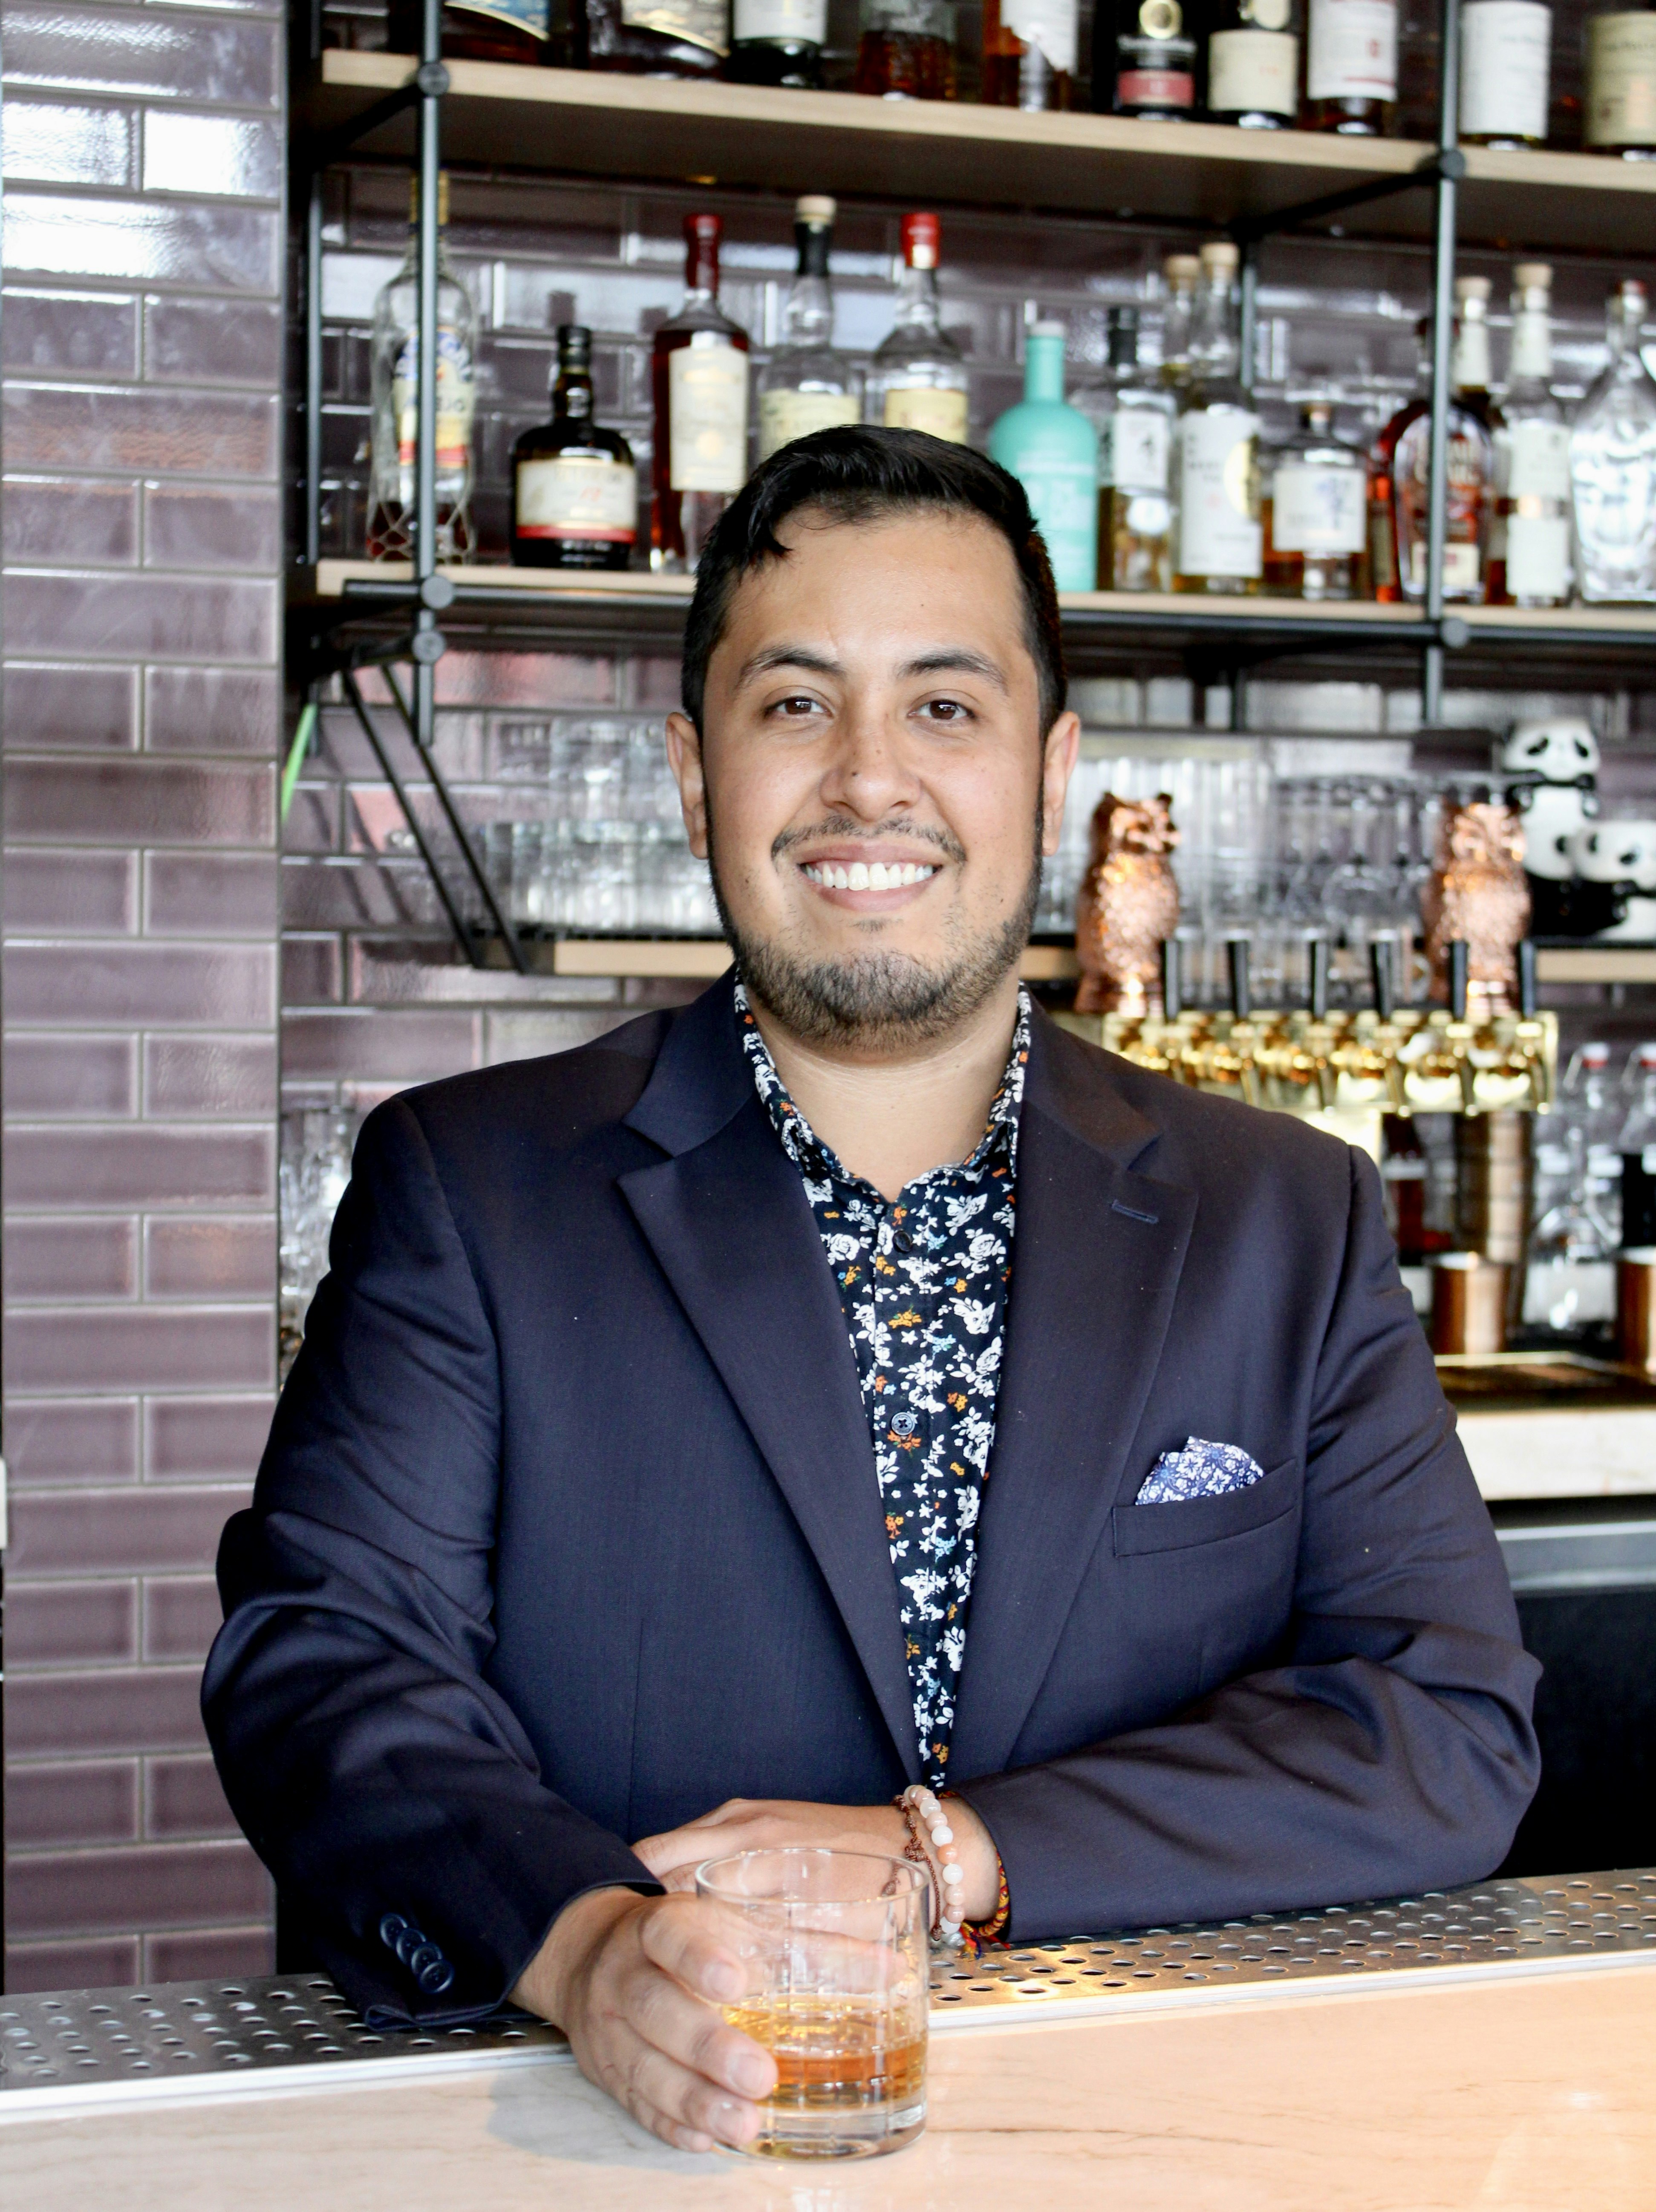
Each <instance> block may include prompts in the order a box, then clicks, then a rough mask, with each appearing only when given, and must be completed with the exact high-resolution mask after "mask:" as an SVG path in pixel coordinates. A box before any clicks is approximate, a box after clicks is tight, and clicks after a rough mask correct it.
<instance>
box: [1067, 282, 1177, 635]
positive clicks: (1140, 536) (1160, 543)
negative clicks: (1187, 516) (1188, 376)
mask: <svg viewBox="0 0 1656 2212" xmlns="http://www.w3.org/2000/svg"><path fill="white" fill-rule="evenodd" d="M1107 331H1108V339H1107V343H1108V350H1109V358H1108V361H1107V365H1106V368H1105V372H1104V375H1103V377H1102V379H1101V381H1100V382H1099V383H1097V384H1095V385H1091V386H1086V387H1084V388H1083V390H1081V391H1079V392H1077V393H1076V395H1075V404H1076V405H1077V407H1078V408H1079V409H1080V410H1081V411H1082V413H1083V415H1085V416H1088V417H1089V419H1090V421H1091V422H1092V424H1093V427H1094V428H1095V429H1096V431H1097V432H1098V588H1099V589H1100V591H1101V592H1166V591H1170V590H1171V589H1172V587H1173V505H1172V501H1170V499H1169V498H1168V464H1169V462H1170V460H1171V459H1172V454H1173V425H1174V413H1175V404H1174V397H1173V394H1172V392H1170V391H1169V390H1168V386H1166V385H1165V384H1164V383H1163V382H1162V379H1161V378H1160V377H1159V376H1158V375H1157V374H1156V372H1155V371H1154V370H1152V369H1143V368H1140V367H1139V366H1138V310H1137V307H1112V308H1111V309H1110V311H1109V314H1108V318H1107Z"/></svg>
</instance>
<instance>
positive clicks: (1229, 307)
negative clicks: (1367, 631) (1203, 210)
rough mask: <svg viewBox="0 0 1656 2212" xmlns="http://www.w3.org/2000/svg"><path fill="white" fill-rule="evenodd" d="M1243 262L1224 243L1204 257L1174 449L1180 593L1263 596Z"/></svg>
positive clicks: (1177, 587) (1176, 575)
mask: <svg viewBox="0 0 1656 2212" xmlns="http://www.w3.org/2000/svg"><path fill="white" fill-rule="evenodd" d="M1239 262H1240V255H1239V254H1238V252H1237V250H1236V248H1235V247H1234V246H1232V245H1230V244H1229V243H1228V241H1227V240H1219V241H1217V242H1216V243H1215V244H1213V245H1210V246H1204V247H1203V248H1202V272H1203V279H1204V283H1203V289H1202V293H1201V295H1200V297H1199V299H1198V303H1197V312H1196V324H1195V330H1194V332H1193V335H1192V341H1191V375H1190V381H1189V382H1188V383H1187V384H1186V386H1185V387H1184V389H1183V391H1182V392H1181V393H1180V411H1179V421H1178V424H1177V426H1176V428H1175V432H1174V465H1173V476H1174V497H1175V501H1176V510H1177V521H1176V524H1175V538H1174V543H1175V545H1176V547H1177V551H1176V554H1175V556H1174V578H1173V588H1174V591H1175V592H1218V593H1224V594H1229V593H1235V592H1256V591H1258V589H1259V578H1260V573H1261V568H1262V566H1263V558H1264V543H1263V538H1262V534H1261V531H1260V526H1259V416H1258V415H1256V414H1255V413H1254V411H1253V399H1252V397H1251V395H1250V394H1249V393H1248V392H1247V391H1246V390H1245V389H1244V388H1243V385H1242V381H1241V346H1240V334H1239V329H1238V323H1239V307H1238V302H1237V298H1236V271H1237V266H1238V264H1239Z"/></svg>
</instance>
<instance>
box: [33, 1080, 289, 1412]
mask: <svg viewBox="0 0 1656 2212" xmlns="http://www.w3.org/2000/svg"><path fill="white" fill-rule="evenodd" d="M275 1152H276V1132H275V1130H274V1129H272V1128H264V1127H258V1126H257V1125H256V1126H254V1127H251V1128H244V1129H237V1128H233V1127H222V1126H216V1127H208V1128H193V1129H192V1128H182V1129H171V1128H161V1127H155V1125H153V1124H151V1123H149V1122H132V1121H127V1122H118V1123H114V1124H112V1125H111V1126H110V1127H106V1128H101V1129H88V1128H75V1127H56V1126H52V1125H48V1126H47V1127H44V1128H33V1127H18V1126H17V1125H16V1124H15V1122H14V1123H12V1124H11V1125H9V1127H8V1128H7V1131H6V1136H5V1161H6V1170H5V1172H6V1203H7V1206H8V1207H9V1210H10V1211H11V1212H17V1211H18V1210H20V1209H21V1208H22V1207H24V1206H30V1207H34V1206H64V1205H75V1204H79V1205H83V1206H192V1205H193V1206H249V1205H257V1204H258V1203H259V1202H260V1201H261V1200H262V1201H263V1202H264V1204H265V1205H273V1204H274V1203H275V1198H276V1183H275ZM131 1318H132V1319H133V1320H134V1321H135V1322H136V1320H138V1319H139V1318H140V1317H139V1316H136V1315H134V1316H131ZM149 1319H150V1320H151V1321H152V1322H155V1323H156V1324H160V1323H161V1319H162V1317H161V1316H159V1315H155V1316H149ZM168 1326H169V1327H170V1323H169V1324H168ZM255 1379H256V1378H255ZM25 1387H27V1386H25Z"/></svg>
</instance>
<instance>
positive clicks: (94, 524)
mask: <svg viewBox="0 0 1656 2212" xmlns="http://www.w3.org/2000/svg"><path fill="white" fill-rule="evenodd" d="M0 521H3V531H0V547H3V551H4V557H5V558H6V559H7V560H8V561H15V562H23V563H25V564H27V565H33V564H35V563H39V564H40V565H42V566H50V565H54V564H57V563H62V564H64V565H65V566H68V565H70V564H71V563H76V562H96V563H100V564H101V563H104V562H108V563H110V564H111V565H122V564H126V563H130V562H134V561H136V559H137V557H138V488H137V486H136V484H131V483H76V481H75V480H74V479H73V478H71V479H70V480H69V481H68V482H67V483H65V482H64V481H62V480H61V479H58V480H54V479H52V478H51V477H7V479H6V482H5V486H4V490H3V495H0Z"/></svg>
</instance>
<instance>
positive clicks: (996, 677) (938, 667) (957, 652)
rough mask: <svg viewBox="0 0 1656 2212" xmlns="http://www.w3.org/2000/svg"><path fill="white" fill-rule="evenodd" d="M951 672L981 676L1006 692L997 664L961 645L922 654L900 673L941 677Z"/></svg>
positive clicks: (942, 647)
mask: <svg viewBox="0 0 1656 2212" xmlns="http://www.w3.org/2000/svg"><path fill="white" fill-rule="evenodd" d="M949 670H953V671H955V673H956V674H957V675H961V676H981V677H982V678H984V679H985V681H986V682H987V683H990V684H993V685H994V687H995V689H996V690H997V691H1002V692H1004V691H1005V690H1006V689H1007V683H1006V678H1005V677H1004V674H1003V673H1002V672H1001V671H1000V670H999V669H998V667H997V666H996V665H995V663H994V662H993V661H992V660H991V659H988V658H987V656H986V654H984V653H970V652H968V650H967V648H966V647H964V646H961V645H945V646H939V647H938V648H937V651H936V652H935V653H920V654H919V656H918V657H917V658H916V659H913V660H906V661H905V662H904V663H903V665H902V667H901V669H900V670H899V671H898V673H899V674H900V675H901V676H941V675H943V674H944V673H945V672H947V671H949Z"/></svg>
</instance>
